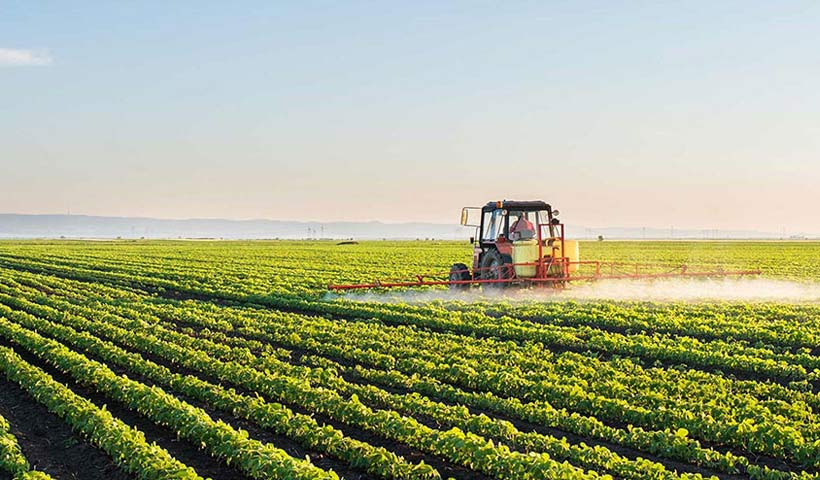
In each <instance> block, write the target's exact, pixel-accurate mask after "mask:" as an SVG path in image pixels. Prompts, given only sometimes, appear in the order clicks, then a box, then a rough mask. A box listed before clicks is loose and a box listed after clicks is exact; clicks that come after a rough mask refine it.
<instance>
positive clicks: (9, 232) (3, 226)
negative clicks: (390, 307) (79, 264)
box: [0, 214, 779, 240]
mask: <svg viewBox="0 0 820 480" xmlns="http://www.w3.org/2000/svg"><path fill="white" fill-rule="evenodd" d="M473 232H474V230H473V229H472V228H467V227H462V226H460V225H455V224H453V225H448V224H435V223H382V222H375V221H374V222H327V223H320V222H292V221H280V220H224V219H188V220H166V219H156V218H137V217H133V218H132V217H96V216H88V215H18V214H0V238H61V237H65V238H118V237H120V238H152V239H161V238H223V239H269V238H283V239H298V238H356V239H381V238H386V239H416V238H434V239H442V240H455V239H467V238H469V237H470V236H471V235H473ZM598 235H603V236H604V238H606V239H619V238H620V239H641V238H646V239H668V238H676V239H707V238H756V239H764V238H779V235H777V234H774V233H770V232H755V231H723V230H676V231H674V232H671V231H670V230H669V229H658V228H647V229H640V228H617V227H606V228H588V227H579V226H571V225H569V226H567V236H569V237H572V238H596V237H597V236H598Z"/></svg>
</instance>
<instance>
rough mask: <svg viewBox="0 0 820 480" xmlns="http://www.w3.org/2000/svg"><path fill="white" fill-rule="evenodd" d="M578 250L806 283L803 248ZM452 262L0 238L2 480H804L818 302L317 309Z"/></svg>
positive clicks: (445, 245)
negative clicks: (335, 287)
mask: <svg viewBox="0 0 820 480" xmlns="http://www.w3.org/2000/svg"><path fill="white" fill-rule="evenodd" d="M581 255H582V258H585V259H601V260H623V261H635V262H664V263H670V264H671V263H690V264H708V265H720V266H723V267H725V268H740V269H748V268H760V269H761V270H762V271H763V272H764V276H765V277H767V278H775V279H788V280H797V281H799V282H815V281H818V280H820V268H818V267H820V242H751V241H749V242H745V241H744V242H740V241H738V242H724V241H714V242H712V241H697V242H635V241H628V242H612V241H604V242H584V243H582V245H581ZM470 256H471V251H470V245H469V244H468V243H467V242H466V241H465V242H421V241H419V242H362V243H360V244H357V245H336V244H335V242H318V241H316V242H287V241H281V242H256V241H255V242H250V241H247V242H207V241H202V242H185V241H100V242H82V241H0V372H2V376H3V377H4V378H5V379H4V380H2V381H0V417H2V418H3V419H4V420H0V480H4V479H6V478H12V474H18V475H23V474H22V473H21V472H25V471H27V470H28V469H29V468H36V469H38V470H41V471H42V473H40V474H37V475H40V476H31V477H28V478H49V476H50V477H52V478H72V477H71V475H75V476H76V478H83V479H92V480H95V479H103V478H106V479H110V478H114V479H136V478H152V479H153V478H169V479H170V478H184V479H197V478H206V477H210V478H214V479H223V478H225V479H227V478H231V479H233V478H283V479H284V478H287V479H317V478H337V477H343V478H348V479H369V478H373V479H377V478H387V479H394V478H395V479H409V478H419V479H437V478H449V477H451V478H456V479H464V480H467V479H485V478H503V479H554V478H561V479H587V478H589V479H594V478H610V477H611V478H617V479H635V480H638V479H647V478H649V479H677V478H687V479H689V478H691V479H694V478H703V477H717V478H721V479H736V478H755V479H758V478H759V479H764V478H765V479H797V478H820V475H818V471H820V470H819V469H820V418H818V416H817V414H816V413H815V412H814V411H815V410H816V409H820V370H818V368H819V367H820V334H819V333H818V332H819V331H820V328H819V327H820V304H817V303H815V302H810V303H799V304H778V303H748V304H747V303H740V302H727V303H719V302H718V303H715V302H710V303H702V304H701V303H674V302H673V303H651V302H614V301H585V302H549V301H516V302H507V301H504V300H501V301H498V300H495V301H482V300H479V301H475V302H463V301H452V302H450V301H435V302H430V303H413V304H409V305H408V304H404V303H381V302H374V301H347V300H344V299H332V300H329V299H328V297H327V295H326V286H327V284H329V283H334V282H338V283H342V282H358V281H370V280H373V279H374V278H384V277H392V278H395V277H406V276H408V275H410V276H412V274H415V273H425V272H441V271H447V270H448V269H449V266H450V265H451V264H452V263H454V262H465V263H468V261H469V259H470ZM546 298H548V297H546ZM359 300H361V299H359ZM369 300H377V298H370V299H369ZM3 470H5V471H7V472H9V473H3ZM31 475H34V474H31ZM20 478H23V477H20Z"/></svg>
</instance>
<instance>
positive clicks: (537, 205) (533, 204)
mask: <svg viewBox="0 0 820 480" xmlns="http://www.w3.org/2000/svg"><path fill="white" fill-rule="evenodd" d="M499 203H500V204H501V208H506V209H507V210H524V211H535V210H552V207H550V205H549V204H548V203H546V202H542V201H541V200H527V201H518V200H502V201H500V202H487V205H484V208H483V209H482V210H484V211H488V210H495V209H496V208H498V207H499V205H498V204H499Z"/></svg>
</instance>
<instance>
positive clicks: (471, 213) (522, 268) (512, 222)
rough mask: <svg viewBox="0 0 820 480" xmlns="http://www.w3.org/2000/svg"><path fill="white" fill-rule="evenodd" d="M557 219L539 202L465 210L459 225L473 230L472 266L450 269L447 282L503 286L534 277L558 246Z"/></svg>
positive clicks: (501, 203) (554, 212)
mask: <svg viewBox="0 0 820 480" xmlns="http://www.w3.org/2000/svg"><path fill="white" fill-rule="evenodd" d="M557 216H558V211H557V210H553V209H552V207H551V206H550V205H549V204H548V203H545V202H542V201H524V202H522V201H512V200H503V201H498V202H489V203H487V204H486V205H484V206H483V207H465V208H464V209H463V210H462V212H461V224H462V225H464V226H472V227H475V228H476V234H475V236H474V237H473V238H472V239H471V242H472V243H473V265H472V269H468V268H467V266H466V265H464V264H455V265H453V267H452V268H451V271H450V280H451V281H465V282H466V281H471V280H489V281H491V282H492V281H494V280H497V281H498V285H503V284H506V283H508V281H509V279H512V278H528V277H529V278H531V277H535V276H536V274H537V266H538V265H537V263H543V260H544V259H545V258H548V257H553V256H555V251H554V249H553V246H554V245H556V242H558V243H559V244H560V242H561V239H562V236H563V235H562V234H563V228H562V225H561V223H560V221H559V220H558V218H557ZM526 264H529V265H526ZM470 270H472V272H471V271H470ZM451 285H452V284H451ZM455 285H456V286H458V285H462V284H455ZM464 285H466V284H464Z"/></svg>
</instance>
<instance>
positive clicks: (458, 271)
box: [449, 263, 473, 291]
mask: <svg viewBox="0 0 820 480" xmlns="http://www.w3.org/2000/svg"><path fill="white" fill-rule="evenodd" d="M472 279H473V276H472V275H471V274H470V269H469V268H467V265H464V264H463V263H454V264H453V266H452V267H450V281H451V282H459V281H467V280H472ZM449 287H450V290H455V291H461V290H467V289H468V288H470V284H469V283H451V284H450V285H449Z"/></svg>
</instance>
